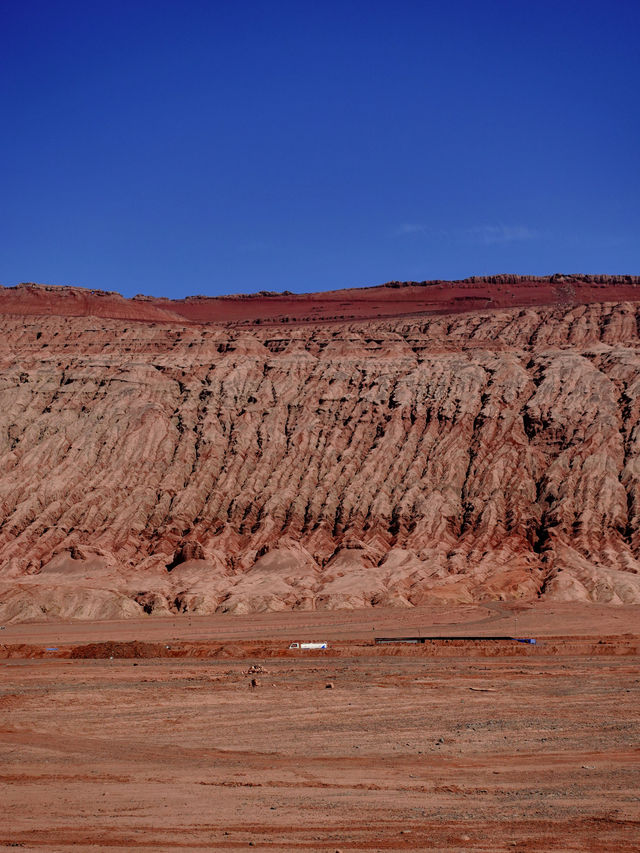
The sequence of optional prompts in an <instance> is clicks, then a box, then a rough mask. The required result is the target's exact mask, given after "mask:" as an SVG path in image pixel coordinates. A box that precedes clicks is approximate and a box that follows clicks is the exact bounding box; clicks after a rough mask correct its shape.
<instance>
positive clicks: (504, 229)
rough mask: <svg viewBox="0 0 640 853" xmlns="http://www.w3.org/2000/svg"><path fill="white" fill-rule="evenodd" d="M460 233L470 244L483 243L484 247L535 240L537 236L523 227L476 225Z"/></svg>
mask: <svg viewBox="0 0 640 853" xmlns="http://www.w3.org/2000/svg"><path fill="white" fill-rule="evenodd" d="M462 233H463V235H464V236H465V237H466V238H467V239H468V240H470V241H471V242H473V243H483V244H484V245H485V246H490V245H493V244H494V243H515V242H520V241H522V240H535V239H537V237H538V236H539V234H538V232H537V231H534V230H533V229H532V228H527V227H526V226H525V225H476V226H474V227H473V228H467V229H466V230H465V231H464V232H462Z"/></svg>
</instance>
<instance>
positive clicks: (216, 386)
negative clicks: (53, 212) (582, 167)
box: [0, 276, 640, 620]
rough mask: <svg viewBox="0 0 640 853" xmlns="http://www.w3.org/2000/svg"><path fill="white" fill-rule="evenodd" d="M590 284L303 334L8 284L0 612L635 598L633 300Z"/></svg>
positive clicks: (638, 598)
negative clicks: (500, 303) (23, 293)
mask: <svg viewBox="0 0 640 853" xmlns="http://www.w3.org/2000/svg"><path fill="white" fill-rule="evenodd" d="M507 278H508V277H507ZM514 278H516V277H514ZM600 278H601V277H591V278H589V277H585V276H583V277H581V280H580V281H575V280H573V279H571V278H570V277H564V278H563V280H562V281H560V280H559V279H558V280H555V279H549V280H545V281H544V282H533V280H530V279H527V280H518V281H514V282H513V283H509V281H508V280H507V279H506V278H501V277H496V278H495V279H491V280H482V281H480V280H478V281H472V282H470V283H469V288H470V291H471V294H472V298H473V299H477V298H480V297H479V289H480V288H481V287H483V288H485V291H486V292H487V293H493V294H494V296H492V297H491V298H493V299H496V298H497V297H495V293H501V294H503V296H502V297H501V299H503V300H504V301H506V302H509V299H516V297H517V299H521V300H522V301H524V300H525V296H526V298H527V299H529V298H530V302H531V303H534V302H535V303H539V304H529V305H528V306H527V305H525V306H521V307H503V308H501V307H498V308H496V307H491V308H490V309H488V310H481V311H479V310H467V311H464V312H461V313H455V312H452V311H451V308H452V306H454V307H456V308H457V304H456V300H457V299H458V297H460V298H461V299H466V297H467V296H469V295H470V293H469V292H468V291H467V284H462V285H460V286H454V285H449V284H446V283H438V284H434V285H424V284H419V285H416V284H411V285H407V286H399V287H392V286H389V287H382V288H371V289H367V290H364V291H362V292H356V291H347V292H345V295H344V296H343V297H339V296H338V295H337V294H336V293H334V294H329V295H328V296H323V297H322V299H320V297H313V299H318V300H319V301H320V302H321V306H322V310H321V311H319V312H316V314H317V315H318V317H319V320H318V321H316V322H311V320H312V319H313V317H314V311H313V308H314V302H313V299H311V297H309V299H308V300H307V302H306V303H304V304H305V306H306V307H305V308H304V309H300V310H301V313H300V314H299V315H295V317H294V312H293V309H292V308H290V307H287V309H286V310H287V312H288V313H287V314H286V315H282V316H281V315H280V314H278V313H277V311H275V309H274V311H275V313H274V314H268V312H267V311H266V310H265V312H264V315H262V316H255V312H256V311H257V310H258V308H259V309H260V311H262V310H263V307H262V306H269V305H276V307H277V310H278V311H284V308H283V303H281V302H278V301H277V300H281V299H285V300H286V299H289V300H290V302H291V304H295V305H300V304H302V300H303V298H302V297H300V298H297V297H296V298H294V297H289V296H286V295H285V296H283V297H280V296H277V297H274V296H262V297H260V296H259V297H256V298H246V299H241V298H237V299H229V300H199V299H194V300H185V301H184V302H182V303H177V302H171V303H168V301H167V300H146V299H144V300H143V299H134V300H124V299H122V297H117V295H107V296H96V297H95V299H94V298H93V297H87V300H86V301H85V302H84V303H82V300H81V299H80V298H79V297H76V296H75V295H73V294H70V293H64V292H61V291H60V289H53V290H52V291H51V290H46V289H45V292H47V293H49V296H48V297H47V299H49V302H48V303H44V302H38V299H39V296H38V293H39V291H38V290H37V288H36V290H35V291H34V290H33V289H31V290H30V289H29V287H30V286H29V287H27V288H26V290H27V292H28V294H29V296H28V298H27V299H26V301H25V302H24V304H23V303H22V302H21V297H20V293H19V292H18V291H19V289H11V288H7V289H4V290H3V291H0V312H3V313H4V316H3V317H2V318H1V319H0V328H1V329H2V333H3V334H2V339H1V342H0V363H1V364H2V371H1V374H0V471H1V472H2V475H1V478H0V512H1V514H0V522H1V526H0V564H1V578H0V584H1V588H0V593H1V595H0V600H1V601H2V603H1V604H0V618H2V619H4V620H9V619H19V618H42V617H43V615H45V614H46V615H52V616H56V615H60V616H74V617H86V618H100V617H102V618H104V617H113V616H120V615H134V614H138V613H141V612H142V611H144V610H146V611H147V612H153V613H166V612H168V611H173V612H176V611H189V612H213V611H216V610H219V611H220V610H222V611H232V612H250V611H252V610H262V609H287V608H300V609H305V608H306V609H311V608H337V607H363V606H370V605H378V604H380V605H382V604H385V605H388V604H397V605H399V606H411V605H414V604H419V603H425V602H428V601H434V602H465V601H473V600H489V599H496V598H523V599H529V598H534V597H537V596H546V597H552V598H558V599H569V600H572V599H579V600H591V601H599V602H613V603H616V602H626V603H632V602H640V575H639V574H638V571H639V569H640V338H639V330H640V302H638V301H636V300H637V299H638V281H637V280H636V279H631V278H630V277H626V278H624V279H607V280H606V281H605V280H602V281H601V280H600ZM526 282H531V284H527V283H526ZM607 282H608V284H607ZM476 285H477V287H476ZM438 288H439V289H438ZM491 288H493V290H492V289H491ZM509 288H513V289H514V290H513V293H511V292H510V291H509ZM529 288H530V289H529ZM7 291H11V292H12V293H11V295H10V299H9V301H7V298H8V297H7ZM445 292H446V294H447V298H446V300H445V299H444V297H443V299H442V300H440V301H438V299H435V301H432V303H431V307H430V308H428V307H425V304H423V303H422V302H419V300H418V301H417V302H416V301H414V302H412V301H411V300H412V299H413V296H411V297H410V298H409V297H408V296H407V295H408V294H414V293H416V294H421V295H420V297H419V298H420V299H423V298H424V299H427V297H431V296H433V294H434V293H435V294H439V293H445ZM534 292H535V293H534ZM34 293H35V296H34ZM352 294H356V295H355V296H352ZM367 294H368V295H367ZM387 294H390V296H389V297H388V299H387ZM398 294H399V296H398ZM513 294H516V295H515V296H514V295H513ZM594 294H597V300H598V301H593V296H594ZM405 296H407V299H404V297H405ZM11 299H13V301H11ZM58 299H61V300H62V304H61V303H60V302H57V301H56V300H58ZM298 299H299V300H300V302H298ZM341 299H342V302H344V303H347V302H348V303H349V305H350V306H359V307H358V309H357V310H358V311H361V313H360V314H359V315H358V314H356V316H358V317H361V318H368V319H366V320H365V319H359V320H349V321H345V320H339V319H337V318H338V317H339V315H340V313H341V311H342V308H344V311H342V313H343V314H345V313H347V309H346V307H345V306H344V305H343V306H341V308H340V309H338V308H334V306H337V305H338V304H339V302H340V300H341ZM416 299H418V297H416ZM92 300H93V301H92ZM260 300H262V301H260ZM394 300H400V303H401V304H400V306H399V303H398V302H397V301H396V302H394ZM545 302H547V303H548V304H544V303H545ZM583 302H584V303H588V304H582V303H583ZM71 303H73V304H74V305H76V306H79V307H78V308H77V311H68V310H67V308H68V306H69V304H71ZM112 303H113V305H117V306H119V308H118V310H121V311H122V313H120V314H118V315H117V317H114V316H112V315H111V314H110V313H109V312H111V310H112V309H111V307H110V306H111V305H112ZM220 303H224V305H227V304H230V305H233V306H235V305H239V306H241V307H242V310H244V311H245V312H246V311H247V310H248V311H249V313H248V314H247V313H245V314H244V315H243V316H241V315H234V316H232V317H229V316H227V317H226V320H227V321H228V322H226V323H223V322H221V319H220V317H218V318H217V320H218V322H216V323H204V322H202V321H204V320H205V319H213V318H211V317H209V316H208V314H207V312H208V311H209V310H210V308H211V306H212V305H213V306H214V307H213V308H211V310H212V311H213V310H214V309H215V311H217V310H218V307H216V306H219V304H220ZM7 305H8V306H9V307H8V308H7ZM34 305H35V307H34ZM203 305H204V306H205V308H206V310H205V309H204V308H202V306H203ZM247 305H248V306H250V308H249V309H247V308H246V306H247ZM417 305H422V307H416V306H417ZM38 306H40V307H38ZM105 306H106V307H105ZM131 306H133V308H132V307H131ZM193 306H196V307H197V310H196V309H195V308H193ZM278 306H279V307H278ZM465 306H467V303H465ZM471 307H472V308H475V307H476V306H475V305H472V306H471ZM36 308H37V309H38V310H36ZM409 308H410V309H411V310H409ZM134 309H135V310H134ZM114 310H115V309H114ZM138 310H140V312H141V313H140V315H136V314H135V311H138ZM233 310H236V309H235V308H234V309H233ZM296 310H297V309H296ZM160 311H166V313H167V314H168V315H169V316H167V317H164V319H162V318H161V317H160V316H159V315H158V313H157V312H160ZM189 311H192V313H191V315H190V316H189V319H188V321H185V318H184V317H182V316H181V313H184V314H188V313H189ZM215 311H214V313H215ZM349 311H351V312H352V313H354V312H356V308H354V307H350V308H349ZM387 311H388V312H390V313H395V315H396V316H389V317H385V316H384V314H385V312H387ZM444 311H447V312H448V313H443V312H444ZM100 312H101V313H100ZM198 312H200V313H198ZM252 312H253V313H252ZM430 312H431V313H430ZM320 315H321V317H320ZM284 316H287V317H288V320H287V321H284ZM375 316H377V317H378V319H371V318H372V317H375ZM118 318H120V319H118ZM292 318H293V320H292ZM264 319H268V320H269V323H268V324H266V325H265V324H262V323H257V321H258V320H264ZM278 320H280V321H281V322H278ZM320 320H322V321H320ZM196 321H199V322H196Z"/></svg>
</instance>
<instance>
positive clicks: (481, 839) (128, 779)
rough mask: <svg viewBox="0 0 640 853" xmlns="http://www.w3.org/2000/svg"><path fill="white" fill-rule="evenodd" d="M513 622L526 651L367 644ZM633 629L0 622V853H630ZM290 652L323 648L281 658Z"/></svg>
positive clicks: (301, 617) (360, 622) (456, 618)
mask: <svg viewBox="0 0 640 853" xmlns="http://www.w3.org/2000/svg"><path fill="white" fill-rule="evenodd" d="M516 615H517V618H518V633H519V634H520V635H522V636H536V637H537V639H538V644H537V645H536V646H525V645H523V644H516V643H513V642H510V641H498V642H496V641H487V642H485V643H477V642H474V641H468V642H461V643H460V642H458V643H444V644H443V643H426V644H425V645H419V646H388V647H381V646H377V647H376V646H373V645H372V644H371V640H372V636H373V631H374V627H375V633H376V634H381V633H384V634H390V633H394V632H398V633H414V632H417V631H419V630H420V631H422V632H423V633H429V634H442V635H446V634H466V635H474V636H475V635H476V634H511V633H513V628H514V627H515V618H516ZM639 615H640V614H639V613H638V609H637V608H613V607H611V608H605V607H595V606H592V607H588V606H585V607H580V606H576V605H573V606H569V605H556V606H553V605H544V604H542V605H536V606H532V607H529V608H521V609H520V610H519V612H516V611H514V610H512V609H509V608H508V607H505V606H503V605H497V604H496V605H484V606H482V605H477V606H474V607H468V608H460V609H458V610H457V611H452V610H451V609H448V610H445V609H443V608H440V609H430V610H429V609H426V608H420V609H419V608H416V609H415V610H411V611H401V612H399V611H392V610H387V611H376V612H375V613H374V615H372V612H371V611H367V612H346V611H340V612H333V613H286V614H268V615H264V616H255V617H251V618H249V617H247V618H234V617H230V616H215V617H200V618H196V617H193V618H191V619H189V618H188V617H183V618H182V619H155V618H153V617H149V618H148V619H145V620H139V621H127V622H122V623H115V622H112V623H101V624H95V623H93V624H85V623H65V624H63V623H49V624H44V623H43V624H31V625H26V624H22V625H11V626H7V628H6V629H4V630H3V631H2V634H1V635H0V640H1V645H0V656H2V660H0V709H1V714H0V756H1V762H2V763H1V765H0V811H1V812H2V814H3V821H2V824H1V826H0V849H4V848H9V847H12V848H13V847H18V848H22V849H26V850H49V851H68V850H111V849H119V850H135V849H137V848H141V849H152V850H166V851H169V850H223V851H225V850H229V851H232V850H245V849H249V848H252V849H255V850H264V851H266V850H269V851H302V850H304V851H322V852H323V853H334V851H336V850H340V851H349V850H365V851H378V850H379V851H395V850H405V851H406V850H465V851H467V850H468V851H500V850H508V851H511V850H515V851H552V850H558V851H571V850H590V851H598V853H600V851H622V850H640V747H639V743H638V732H639V731H640V727H639V726H638V723H639V717H640V701H639V700H640V666H639V664H640V656H639V655H640V620H639V619H638V616H639ZM301 639H302V640H305V639H322V640H328V641H329V642H330V643H331V648H330V649H329V650H328V651H326V652H324V651H320V652H299V651H288V650H287V648H286V647H287V646H288V643H289V642H290V641H292V640H301ZM167 646H169V648H167ZM252 679H256V680H257V682H258V684H257V685H256V686H255V687H252V686H251V680H252ZM328 684H331V685H333V686H332V688H331V689H328V688H327V685H328Z"/></svg>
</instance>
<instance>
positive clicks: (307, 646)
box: [289, 643, 329, 649]
mask: <svg viewBox="0 0 640 853" xmlns="http://www.w3.org/2000/svg"><path fill="white" fill-rule="evenodd" d="M289 648H290V649H328V648H329V643H291V645H290V646H289Z"/></svg>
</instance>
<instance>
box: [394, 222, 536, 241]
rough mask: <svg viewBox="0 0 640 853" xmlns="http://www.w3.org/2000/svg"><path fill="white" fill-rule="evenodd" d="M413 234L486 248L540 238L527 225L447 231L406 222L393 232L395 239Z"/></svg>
mask: <svg viewBox="0 0 640 853" xmlns="http://www.w3.org/2000/svg"><path fill="white" fill-rule="evenodd" d="M412 234H414V235H423V236H425V237H432V238H435V239H439V240H450V241H453V242H462V243H481V244H482V245H484V246H491V245H495V244H498V243H515V242H520V241H524V240H536V239H538V238H539V237H540V233H539V232H538V231H535V230H534V229H533V228H529V227H528V226H526V225H474V226H473V227H471V228H455V229H451V230H446V229H434V228H430V227H429V226H428V225H422V224H421V223H419V222H404V223H402V224H401V225H398V226H396V228H395V229H394V230H393V236H394V237H406V236H410V235H412Z"/></svg>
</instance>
